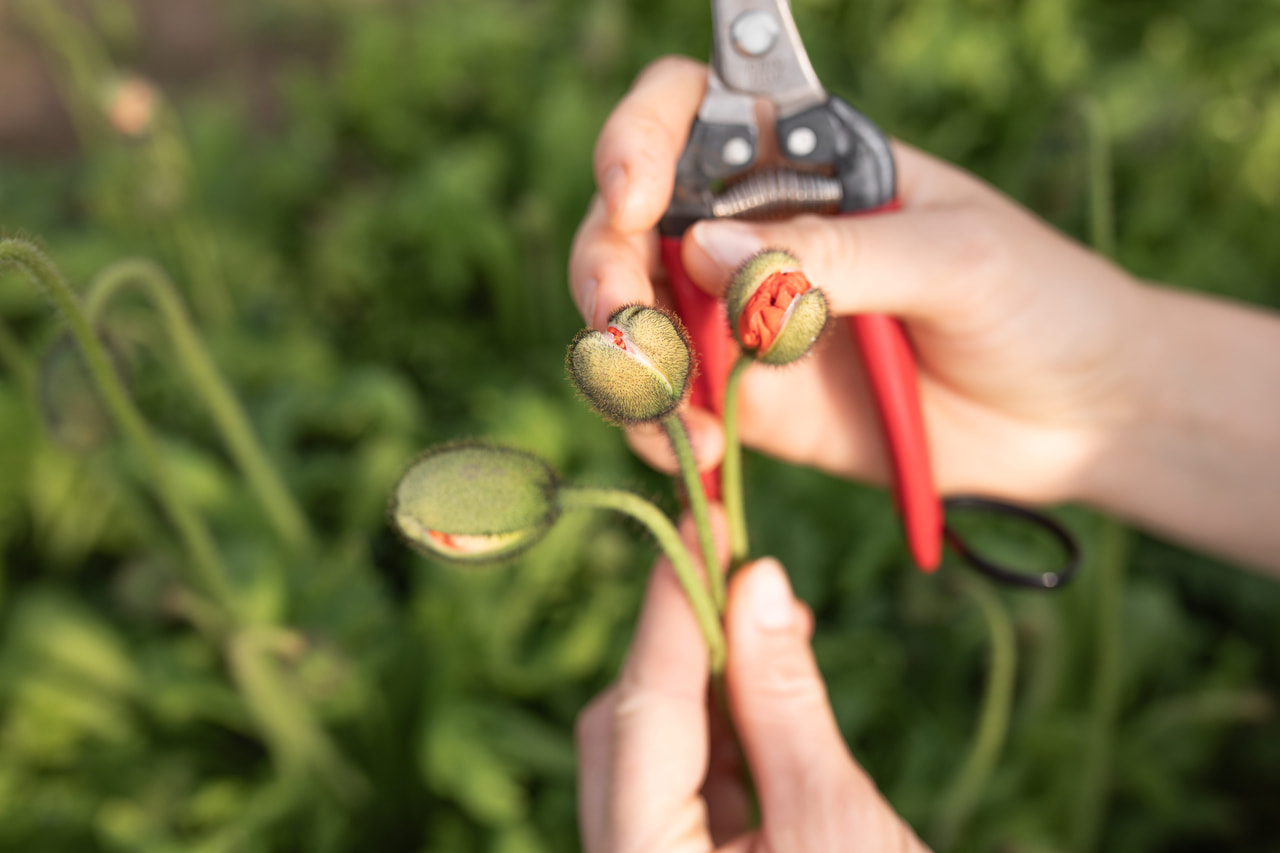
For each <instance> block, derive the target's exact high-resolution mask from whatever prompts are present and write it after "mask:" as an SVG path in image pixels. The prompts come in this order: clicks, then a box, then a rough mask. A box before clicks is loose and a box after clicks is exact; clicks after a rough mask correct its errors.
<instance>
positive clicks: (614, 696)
mask: <svg viewBox="0 0 1280 853" xmlns="http://www.w3.org/2000/svg"><path fill="white" fill-rule="evenodd" d="M617 701H618V689H617V687H616V686H615V687H611V688H610V689H608V690H606V691H605V692H604V693H601V694H600V695H599V696H597V697H596V698H595V699H593V700H592V702H591V704H590V705H588V706H587V707H586V708H585V709H583V711H582V713H581V714H579V715H578V720H577V724H576V725H575V726H574V740H575V741H576V743H577V747H578V830H579V832H580V833H581V835H582V847H583V849H584V850H585V851H586V853H603V851H606V850H608V847H607V846H606V845H607V843H608V835H607V834H606V833H607V831H608V821H607V819H606V818H607V815H608V804H609V780H610V778H611V777H612V764H613V761H612V758H613V715H614V707H615V705H616V704H617Z"/></svg>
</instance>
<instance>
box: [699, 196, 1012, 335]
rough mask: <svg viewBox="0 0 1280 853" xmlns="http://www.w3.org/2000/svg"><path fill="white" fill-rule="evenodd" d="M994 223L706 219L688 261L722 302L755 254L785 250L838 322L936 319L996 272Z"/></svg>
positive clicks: (914, 214)
mask: <svg viewBox="0 0 1280 853" xmlns="http://www.w3.org/2000/svg"><path fill="white" fill-rule="evenodd" d="M985 216H986V213H985V211H981V212H980V211H978V210H974V209H970V210H968V211H966V212H965V213H964V214H962V215H958V214H957V213H956V210H955V209H946V208H941V209H939V208H924V209H916V210H902V211H896V212H890V213H881V214H872V215H868V216H801V217H797V218H795V219H788V220H785V221H781V222H767V223H766V222H761V223H748V222H741V221H734V220H724V219H721V220H703V221H701V222H699V223H697V224H696V225H694V226H693V227H692V228H691V229H690V230H689V232H688V235H687V238H686V239H685V241H684V246H683V260H684V264H685V269H686V270H687V271H688V273H689V275H690V277H691V278H692V279H693V280H694V282H695V283H697V284H698V286H699V287H701V288H703V289H704V290H706V291H708V292H709V293H712V294H714V295H717V296H718V295H719V294H721V293H723V292H724V289H725V288H726V287H727V286H728V282H729V279H730V278H731V277H732V276H733V274H734V272H735V271H736V270H737V269H738V267H740V266H741V265H742V264H743V262H745V261H746V260H747V259H748V258H750V257H751V256H752V255H754V254H756V253H758V252H761V251H764V250H765V249H785V250H787V251H788V252H790V253H791V254H793V255H795V256H796V257H797V258H799V259H800V263H801V265H802V267H803V268H804V271H805V275H806V276H807V277H808V279H809V281H811V282H812V283H813V285H814V286H815V287H820V288H822V289H823V290H824V291H825V292H826V294H827V298H828V300H829V301H830V304H831V308H832V311H833V312H834V313H835V314H837V315H847V314H861V313H871V314H892V315H895V316H898V317H907V318H913V319H929V318H932V317H941V316H945V315H946V314H948V313H949V312H952V311H954V310H955V309H956V308H957V307H958V306H959V305H961V304H963V303H962V302H961V300H963V299H966V298H968V299H972V285H971V284H970V282H972V281H973V280H974V277H975V276H978V275H980V274H981V270H982V269H983V268H985V266H986V265H987V260H986V256H985V255H984V250H983V246H984V245H986V244H987V243H990V242H991V241H990V240H989V239H984V237H983V235H984V233H986V232H987V231H992V230H994V229H993V228H990V227H988V226H987V225H986V224H984V222H983V221H980V220H984V218H985ZM993 252H994V249H993ZM966 294H968V296H967V297H966Z"/></svg>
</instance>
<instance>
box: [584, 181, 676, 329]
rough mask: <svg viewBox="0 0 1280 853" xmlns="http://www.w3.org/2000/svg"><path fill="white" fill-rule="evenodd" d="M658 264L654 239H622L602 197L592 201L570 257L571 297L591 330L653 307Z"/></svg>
mask: <svg viewBox="0 0 1280 853" xmlns="http://www.w3.org/2000/svg"><path fill="white" fill-rule="evenodd" d="M656 259H657V246H656V241H655V238H654V235H653V234H651V233H647V232H646V233H641V234H623V233H622V232H620V231H618V230H617V229H615V228H614V227H613V226H612V225H610V224H609V220H608V215H607V214H606V212H605V206H604V202H603V201H602V200H601V199H600V197H599V196H596V197H595V198H594V199H592V202H591V206H590V208H588V210H587V215H586V217H585V218H584V219H583V221H582V224H581V225H580V226H579V227H578V233H577V234H576V235H574V238H573V248H572V249H571V251H570V254H569V292H570V293H571V294H572V295H573V301H574V303H575V304H576V305H577V306H578V312H579V313H580V314H581V315H582V319H583V320H585V321H586V323H587V325H589V326H591V327H592V328H594V329H599V330H601V331H603V330H604V327H605V324H606V323H607V321H608V319H609V317H610V315H612V314H613V312H614V311H616V310H617V309H618V308H620V307H621V306H623V305H629V304H632V303H636V302H640V303H643V304H645V305H652V304H653V303H654V301H655V298H654V290H653V283H652V278H651V274H652V272H653V271H654V269H655V267H656Z"/></svg>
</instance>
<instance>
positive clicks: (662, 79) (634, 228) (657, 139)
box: [595, 56, 707, 233]
mask: <svg viewBox="0 0 1280 853" xmlns="http://www.w3.org/2000/svg"><path fill="white" fill-rule="evenodd" d="M706 87H707V68H706V66H705V65H702V64H701V63H698V62H694V61H693V60H691V59H686V58H684V57H675V56H669V57H664V58H662V59H659V60H658V61H656V62H654V63H653V64H652V65H650V66H649V67H648V68H646V69H645V70H644V71H643V72H641V74H640V76H639V77H638V78H637V79H636V82H635V84H634V85H633V86H632V88H631V91H630V92H628V93H627V95H626V97H624V98H623V99H622V101H621V102H620V103H619V104H618V106H617V107H615V108H614V111H613V113H612V114H611V115H610V116H609V118H608V120H607V121H606V122H605V125H604V129H603V130H601V131H600V138H599V140H598V141H597V142H596V153H595V171H596V182H597V186H599V187H600V192H601V194H602V195H603V196H604V198H605V203H606V207H607V209H608V214H609V215H608V218H609V221H610V222H611V223H612V224H613V226H614V227H615V228H617V229H618V230H619V231H622V232H623V233H639V232H642V231H648V230H649V229H650V228H653V226H655V225H657V224H658V219H660V218H661V216H662V213H663V211H665V210H666V209H667V203H668V202H669V201H670V200H671V190H672V188H673V187H674V185H675V174H676V161H677V160H678V159H679V158H680V152H681V151H682V150H684V144H685V140H686V139H687V137H688V135H689V127H690V125H692V124H693V119H694V116H695V115H696V114H697V112H698V104H699V103H701V101H702V95H703V93H704V92H705V91H706Z"/></svg>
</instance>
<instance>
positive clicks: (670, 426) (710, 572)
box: [662, 415, 725, 613]
mask: <svg viewBox="0 0 1280 853" xmlns="http://www.w3.org/2000/svg"><path fill="white" fill-rule="evenodd" d="M662 425H663V426H664V427H666V430H667V435H668V436H669V437H670V438H671V446H672V447H673V448H674V449H675V452H676V461H677V462H679V463H680V476H681V478H682V479H683V480H684V491H685V494H686V495H687V496H688V498H689V511H690V512H692V513H693V523H694V525H695V526H696V527H697V528H698V545H699V546H700V547H701V548H702V563H703V565H705V566H706V567H707V582H708V584H709V585H710V586H711V600H712V601H714V602H715V605H716V612H717V613H723V612H724V599H725V593H724V573H723V572H721V571H720V560H719V558H718V557H717V556H716V537H715V533H714V532H713V531H712V529H711V508H710V506H708V504H707V493H706V491H704V490H703V488H702V477H701V476H700V475H699V474H698V464H697V462H696V461H695V460H694V458H693V445H692V444H690V443H689V432H688V430H686V429H685V428H684V421H682V420H680V416H679V415H671V416H670V417H669V418H667V419H666V420H664V421H663V422H662Z"/></svg>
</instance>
